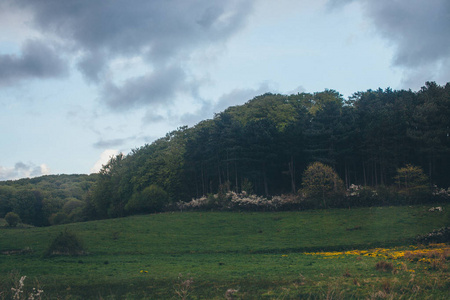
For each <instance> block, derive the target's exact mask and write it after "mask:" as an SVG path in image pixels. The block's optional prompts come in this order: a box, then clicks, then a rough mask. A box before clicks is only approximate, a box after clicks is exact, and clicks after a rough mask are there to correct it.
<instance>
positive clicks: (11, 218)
mask: <svg viewBox="0 0 450 300" xmlns="http://www.w3.org/2000/svg"><path fill="white" fill-rule="evenodd" d="M5 221H6V223H8V225H9V226H11V227H16V226H17V224H19V222H20V217H19V215H18V214H16V213H15V212H9V213H7V214H6V215H5Z"/></svg>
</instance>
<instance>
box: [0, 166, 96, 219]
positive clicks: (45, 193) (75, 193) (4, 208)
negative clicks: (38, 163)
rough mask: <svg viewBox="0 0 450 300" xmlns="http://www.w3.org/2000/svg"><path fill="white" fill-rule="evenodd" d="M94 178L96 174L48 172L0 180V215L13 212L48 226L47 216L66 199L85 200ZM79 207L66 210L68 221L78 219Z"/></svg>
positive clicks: (57, 208) (54, 211)
mask: <svg viewBox="0 0 450 300" xmlns="http://www.w3.org/2000/svg"><path fill="white" fill-rule="evenodd" d="M96 179H97V174H94V175H50V176H41V177H36V178H31V179H30V178H26V179H20V180H15V181H3V182H0V215H2V214H6V213H7V212H8V211H15V212H17V213H18V214H19V215H20V216H21V218H22V221H23V222H24V223H26V224H31V225H35V226H45V225H49V218H50V217H51V216H52V215H53V214H56V213H58V212H61V211H62V210H63V206H64V204H65V203H66V202H73V201H75V200H76V201H79V202H78V204H80V202H81V203H84V202H85V200H86V196H87V193H88V191H89V189H90V188H91V186H92V185H93V183H94V182H95V180H96ZM71 200H72V201H71ZM72 204H73V203H72ZM69 208H70V209H71V208H74V207H73V205H71V206H69V207H68V209H69ZM81 210H82V208H79V209H78V211H77V210H75V209H74V210H73V211H71V212H70V213H68V214H69V215H70V220H71V221H72V220H73V221H75V220H81V219H82V218H80V217H79V214H80V211H81ZM66 213H67V212H66Z"/></svg>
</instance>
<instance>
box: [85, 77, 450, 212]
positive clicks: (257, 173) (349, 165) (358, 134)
mask: <svg viewBox="0 0 450 300" xmlns="http://www.w3.org/2000/svg"><path fill="white" fill-rule="evenodd" d="M449 135H450V83H447V84H446V85H445V86H439V85H437V84H436V83H434V82H427V83H426V84H425V86H424V87H422V88H421V89H420V90H419V91H417V92H413V91H411V90H398V91H396V90H392V89H390V88H387V89H385V90H382V89H378V90H368V91H366V92H357V93H355V94H353V95H352V96H351V97H350V98H349V99H348V100H344V98H343V97H342V95H340V94H339V93H338V92H337V91H334V90H325V91H323V92H317V93H298V94H293V95H281V94H270V93H268V94H264V95H261V96H257V97H255V98H254V99H252V100H250V101H248V102H247V103H245V104H244V105H240V106H233V107H229V108H228V109H226V110H225V111H223V112H221V113H218V114H216V115H215V116H214V118H213V119H209V120H204V121H202V122H200V123H198V124H197V125H195V126H194V127H190V128H189V127H181V128H178V129H177V130H175V131H172V132H170V133H168V134H167V135H166V136H165V137H163V138H161V139H158V140H156V141H155V142H153V143H151V144H147V145H145V146H142V147H140V148H138V149H135V150H133V151H132V152H131V153H130V154H128V155H123V154H120V155H118V156H115V157H113V158H112V159H111V160H110V162H109V163H108V164H107V165H105V166H104V167H103V169H102V170H101V171H100V174H99V178H98V181H97V183H96V185H95V187H94V188H93V191H92V194H91V198H90V203H91V207H92V211H91V212H92V213H93V215H96V216H97V217H119V216H123V215H126V214H128V213H129V212H128V211H127V208H126V207H127V204H128V203H129V201H130V200H131V199H136V197H137V198H139V197H141V196H142V194H143V192H144V190H145V189H146V188H148V187H149V186H154V188H155V187H157V188H158V189H161V191H160V193H159V195H161V193H164V195H166V196H165V197H162V198H161V197H159V199H164V200H161V201H166V202H167V203H169V204H170V203H175V202H177V201H189V200H191V198H195V197H201V196H202V195H207V194H214V193H217V192H218V191H219V190H220V189H221V188H223V187H224V186H225V187H226V189H228V190H232V191H236V192H240V191H242V190H245V191H247V192H250V193H255V194H257V195H264V196H270V195H278V194H282V193H297V191H298V190H299V189H300V188H301V185H300V184H301V182H302V174H303V172H304V170H305V169H306V167H307V166H308V165H309V164H310V163H312V162H316V161H317V162H321V163H324V164H326V165H328V166H330V167H332V168H333V169H334V170H335V171H336V172H337V174H338V175H339V176H340V178H342V180H343V182H344V184H345V186H346V187H349V186H350V185H351V184H356V185H362V186H389V185H393V184H395V179H394V177H395V176H396V172H397V169H399V168H401V167H404V166H406V165H408V164H410V165H415V166H419V167H421V168H422V169H423V170H425V173H426V174H427V176H428V178H429V185H430V187H431V186H432V185H437V186H442V187H446V186H447V185H448V184H449V182H450V172H448V170H449V167H450V136H449ZM144 198H145V197H144ZM134 201H135V200H134ZM135 202H136V201H135ZM167 203H166V204H167Z"/></svg>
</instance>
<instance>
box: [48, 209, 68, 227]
mask: <svg viewBox="0 0 450 300" xmlns="http://www.w3.org/2000/svg"><path fill="white" fill-rule="evenodd" d="M48 221H49V222H50V224H52V225H60V224H65V223H69V218H68V216H67V214H66V213H65V212H61V211H60V212H57V213H55V214H52V215H51V216H50V218H48Z"/></svg>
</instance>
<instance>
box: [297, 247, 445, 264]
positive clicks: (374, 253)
mask: <svg viewBox="0 0 450 300" xmlns="http://www.w3.org/2000/svg"><path fill="white" fill-rule="evenodd" d="M304 254H306V255H315V256H321V258H324V259H327V258H341V257H345V256H351V255H355V256H356V255H358V256H367V257H377V258H383V259H400V258H405V259H408V260H410V261H413V260H418V261H421V262H432V260H433V259H434V258H441V257H445V258H446V257H450V245H447V244H431V245H429V246H428V247H427V248H420V249H419V248H418V247H417V246H409V247H408V249H407V250H405V249H399V248H375V249H370V250H350V251H333V252H306V253H304Z"/></svg>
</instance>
